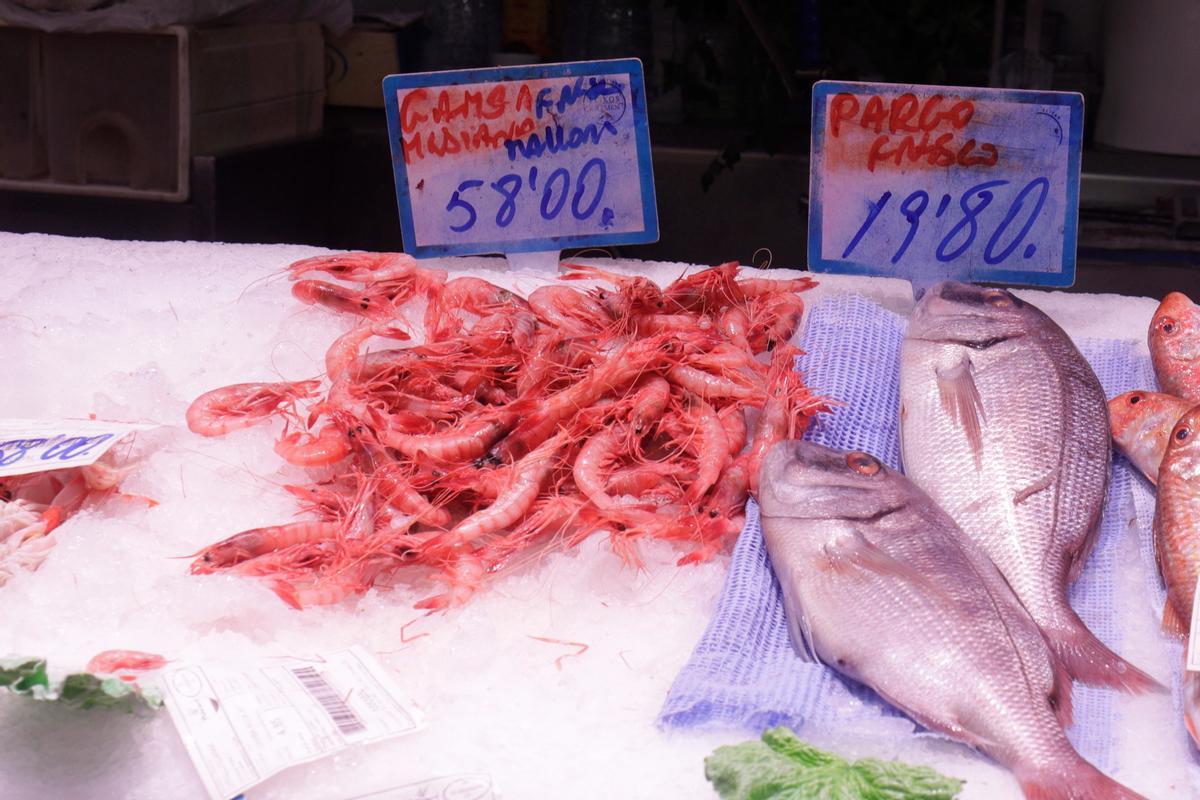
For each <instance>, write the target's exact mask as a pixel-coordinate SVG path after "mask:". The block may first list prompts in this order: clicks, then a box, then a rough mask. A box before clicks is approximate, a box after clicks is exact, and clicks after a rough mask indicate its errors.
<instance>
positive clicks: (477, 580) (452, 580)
mask: <svg viewBox="0 0 1200 800" xmlns="http://www.w3.org/2000/svg"><path fill="white" fill-rule="evenodd" d="M487 572H488V565H487V564H486V563H484V561H483V559H482V558H480V557H479V556H477V555H470V554H460V555H459V556H458V557H457V558H455V559H454V560H453V561H452V562H450V564H448V565H447V567H446V569H445V570H444V571H443V572H442V574H440V575H435V576H434V580H436V581H438V582H440V583H444V584H446V591H445V592H443V593H442V594H436V595H433V596H432V597H427V598H425V599H424V600H422V601H420V602H419V603H417V604H416V605H414V606H413V608H421V609H429V610H430V611H431V612H432V611H441V610H443V609H446V608H450V607H451V606H459V605H462V604H463V603H465V602H467V601H468V600H470V599H471V596H472V595H473V594H475V592H476V590H477V589H478V588H479V586H480V584H482V583H483V578H484V576H485V575H486V574H487Z"/></svg>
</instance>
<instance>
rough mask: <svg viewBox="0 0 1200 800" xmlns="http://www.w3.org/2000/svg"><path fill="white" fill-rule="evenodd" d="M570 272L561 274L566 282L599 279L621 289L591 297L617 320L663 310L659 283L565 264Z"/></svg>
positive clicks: (599, 291) (600, 292)
mask: <svg viewBox="0 0 1200 800" xmlns="http://www.w3.org/2000/svg"><path fill="white" fill-rule="evenodd" d="M563 269H565V270H568V272H565V273H564V274H562V275H560V276H559V277H561V278H562V279H563V280H565V281H577V280H588V279H595V280H601V281H604V282H605V283H608V284H610V285H612V286H615V287H617V291H616V293H615V294H614V293H612V292H605V291H603V290H593V291H592V292H591V293H590V294H591V295H592V296H593V297H595V298H596V300H597V301H598V302H599V303H600V304H601V305H603V306H604V307H605V308H606V309H607V310H608V313H609V316H611V317H612V318H613V319H616V320H620V319H622V318H625V317H633V316H636V315H639V314H654V313H657V312H659V311H661V310H662V309H663V306H664V303H663V293H662V289H660V288H658V284H656V283H655V282H654V281H652V280H650V279H649V278H646V277H643V276H641V275H620V274H618V273H615V272H607V271H605V270H602V269H597V268H596V267H588V266H584V265H582V264H563Z"/></svg>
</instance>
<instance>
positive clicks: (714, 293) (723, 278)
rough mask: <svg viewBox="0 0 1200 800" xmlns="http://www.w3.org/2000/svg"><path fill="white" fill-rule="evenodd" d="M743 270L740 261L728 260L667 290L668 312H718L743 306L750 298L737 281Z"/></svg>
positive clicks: (701, 271)
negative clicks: (734, 306)
mask: <svg viewBox="0 0 1200 800" xmlns="http://www.w3.org/2000/svg"><path fill="white" fill-rule="evenodd" d="M739 269H740V268H739V266H738V263H737V262H736V261H727V262H725V263H724V264H720V265H718V266H715V267H709V268H708V269H704V270H700V271H699V272H695V273H692V274H691V275H688V276H686V277H683V278H679V279H678V280H676V281H674V282H673V283H672V284H671V285H670V286H668V287H667V288H666V289H665V290H664V291H663V295H664V297H665V299H666V304H667V309H668V310H667V313H674V310H675V309H682V310H684V311H716V310H718V309H723V308H727V307H729V306H731V305H741V304H742V303H743V302H745V299H746V297H745V294H744V293H743V292H742V288H741V287H740V286H739V285H738V283H737V280H736V279H737V275H738V270H739Z"/></svg>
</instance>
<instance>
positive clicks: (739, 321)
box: [717, 308, 750, 352]
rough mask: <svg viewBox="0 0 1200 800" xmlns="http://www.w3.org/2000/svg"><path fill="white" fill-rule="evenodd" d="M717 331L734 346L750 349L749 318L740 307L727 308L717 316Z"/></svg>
mask: <svg viewBox="0 0 1200 800" xmlns="http://www.w3.org/2000/svg"><path fill="white" fill-rule="evenodd" d="M717 331H718V332H719V333H720V334H721V335H722V336H724V337H725V338H726V339H728V340H729V341H730V342H732V343H733V344H734V345H735V346H737V347H739V348H741V349H742V350H745V351H747V352H749V351H750V341H749V339H747V338H746V337H747V336H748V335H749V333H750V318H749V317H748V316H746V312H745V311H743V310H742V309H740V308H727V309H725V310H724V311H722V312H721V316H720V317H718V318H717Z"/></svg>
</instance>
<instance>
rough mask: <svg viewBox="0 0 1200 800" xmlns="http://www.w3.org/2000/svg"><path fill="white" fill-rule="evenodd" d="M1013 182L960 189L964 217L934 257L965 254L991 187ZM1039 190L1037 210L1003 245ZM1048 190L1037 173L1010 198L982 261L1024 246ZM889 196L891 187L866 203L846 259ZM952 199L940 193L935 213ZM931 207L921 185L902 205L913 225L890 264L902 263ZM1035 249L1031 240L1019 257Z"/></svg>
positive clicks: (940, 212)
mask: <svg viewBox="0 0 1200 800" xmlns="http://www.w3.org/2000/svg"><path fill="white" fill-rule="evenodd" d="M1009 183H1010V182H1009V181H1006V180H991V181H984V182H982V183H977V184H975V185H974V186H972V187H970V188H969V189H967V190H966V191H965V192H963V193H962V195H961V196H960V197H959V198H958V207H959V209H960V210H961V212H962V217H961V218H959V220H958V221H957V222H955V223H954V225H952V226H951V227H950V229H949V230H948V231H946V234H945V235H944V236H943V237H942V238H941V240H940V241H939V242H938V244H937V247H936V249H935V250H934V257H935V258H937V260H938V261H941V262H943V263H946V262H951V261H954V260H955V259H957V258H959V257H960V256H962V255H963V253H965V252H967V250H968V249H970V247H971V245H972V244H973V243H974V242H975V239H976V237H977V236H978V235H979V227H980V226H979V217H980V215H981V214H983V212H984V211H985V210H986V209H987V207H988V206H990V205H991V204H992V201H993V200H994V199H995V193H994V192H993V191H992V190H994V189H999V188H1001V187H1003V186H1007V185H1009ZM1035 192H1036V193H1037V199H1036V200H1035V201H1033V208H1032V209H1031V210H1030V211H1029V213H1028V216H1027V218H1026V219H1025V224H1024V225H1022V226H1021V229H1020V230H1019V231H1017V233H1016V234H1015V235H1014V236H1013V237H1012V239H1011V240H1010V241H1009V242H1008V244H1007V245H1004V246H1003V247H1000V244H1001V241H1002V240H1003V239H1004V237H1005V235H1006V234H1007V233H1008V230H1009V228H1010V227H1011V226H1012V224H1013V221H1014V220H1015V219H1016V217H1017V216H1018V214H1020V213H1021V212H1022V210H1023V209H1024V207H1025V205H1026V202H1027V201H1028V200H1029V199H1030V196H1031V195H1033V194H1034V193H1035ZM1049 193H1050V181H1049V179H1048V178H1045V177H1037V178H1034V179H1033V180H1031V181H1030V182H1029V183H1027V184H1026V185H1025V186H1024V188H1022V189H1021V191H1020V192H1018V193H1017V194H1016V196H1014V197H1013V198H1012V200H1011V201H1010V202H1009V205H1008V209H1007V211H1006V212H1005V214H1004V217H1003V218H1002V219H1001V220H1000V222H999V223H998V224H997V225H996V227H995V228H994V229H993V231H992V233H991V236H990V237H989V238H988V240H987V244H986V245H985V246H984V249H983V260H984V262H985V263H987V264H988V265H991V266H995V265H996V264H1000V263H1002V262H1003V261H1004V260H1005V259H1007V258H1008V257H1009V256H1011V255H1012V254H1013V253H1014V252H1015V251H1016V250H1017V248H1018V247H1020V245H1021V243H1022V242H1023V241H1024V240H1025V237H1026V236H1028V235H1029V231H1030V230H1031V229H1032V228H1033V226H1034V224H1035V223H1036V222H1037V219H1038V216H1039V215H1040V214H1041V212H1042V208H1043V206H1045V204H1046V197H1047V195H1049ZM891 199H892V193H891V192H890V191H886V192H884V193H883V194H881V195H880V196H879V199H878V200H876V201H875V202H873V203H871V204H870V205H869V206H868V208H867V215H866V218H865V219H864V220H863V223H862V225H860V226H859V228H858V230H857V231H856V232H855V234H854V236H853V237H851V239H850V241H849V243H847V245H846V249H845V250H843V251H842V258H843V259H846V258H849V257H850V254H851V253H853V252H854V249H855V248H856V247H858V245H859V242H861V241H862V239H863V237H864V236H866V235H867V232H868V231H869V230H871V226H873V225H874V224H875V220H876V219H878V218H879V215H880V214H881V213H882V212H883V210H884V208H885V207H886V206H887V205H888V203H889V202H890V201H891ZM950 202H951V197H950V195H948V194H946V195H942V198H941V201H940V202H939V204H938V207H937V210H936V211H935V212H934V216H935V217H941V216H942V215H943V214H944V213H945V212H946V209H947V207H948V206H949V205H950ZM928 208H929V193H928V192H926V191H924V190H922V189H918V190H916V191H914V192H912V193H911V194H909V195H908V196H907V197H906V198H904V200H903V201H902V202H901V203H900V208H899V211H900V214H901V215H902V216H903V217H904V219H905V221H907V222H908V225H909V228H908V231H907V232H906V233H905V235H904V240H903V241H902V242H901V243H900V246H899V247H898V248H896V252H895V253H894V254H893V255H892V257H891V259H890V260H891V263H892V264H897V263H899V262H900V260H901V259H902V258H904V255H905V253H907V252H908V249H909V245H911V244H912V242H913V239H914V238H915V237H916V235H917V231H918V229H919V228H920V225H921V215H922V214H924V213H925V211H926V209H928ZM964 234H965V235H964ZM998 247H999V248H1000V249H999V250H997V248H998ZM1036 252H1037V246H1036V245H1035V244H1032V243H1030V244H1028V245H1026V246H1025V248H1024V249H1023V250H1022V251H1021V255H1022V256H1023V257H1024V258H1026V259H1029V258H1032V257H1033V255H1034V254H1035V253H1036Z"/></svg>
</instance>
